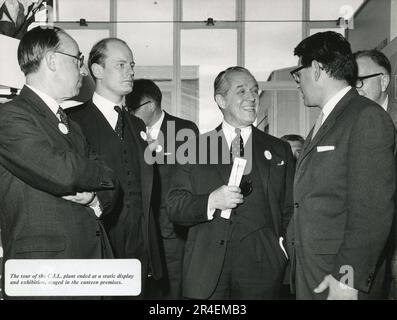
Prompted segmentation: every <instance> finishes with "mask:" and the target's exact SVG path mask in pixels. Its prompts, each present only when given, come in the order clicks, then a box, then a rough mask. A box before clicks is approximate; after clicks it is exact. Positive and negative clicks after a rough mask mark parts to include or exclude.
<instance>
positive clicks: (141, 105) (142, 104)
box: [137, 100, 152, 109]
mask: <svg viewBox="0 0 397 320" xmlns="http://www.w3.org/2000/svg"><path fill="white" fill-rule="evenodd" d="M150 102H152V101H151V100H148V101H146V102H144V103H141V104H140V105H138V107H137V109H139V108H140V107H143V106H144V105H146V104H148V103H150Z"/></svg>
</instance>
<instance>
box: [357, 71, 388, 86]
mask: <svg viewBox="0 0 397 320" xmlns="http://www.w3.org/2000/svg"><path fill="white" fill-rule="evenodd" d="M380 75H382V76H383V73H382V72H378V73H373V74H369V75H367V76H363V77H358V78H357V82H356V88H362V87H363V85H364V80H365V79H369V78H373V77H377V76H380Z"/></svg>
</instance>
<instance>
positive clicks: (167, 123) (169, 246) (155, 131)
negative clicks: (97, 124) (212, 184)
mask: <svg viewBox="0 0 397 320" xmlns="http://www.w3.org/2000/svg"><path fill="white" fill-rule="evenodd" d="M161 99H162V94H161V91H160V88H159V87H158V86H157V85H156V84H155V83H154V82H153V81H152V80H149V79H137V80H134V89H133V91H132V92H131V93H129V94H127V95H126V98H125V100H126V106H127V107H128V108H129V110H130V111H131V112H132V113H134V114H135V116H137V117H139V118H141V119H142V120H143V122H145V125H146V135H147V140H148V141H149V143H150V146H153V147H152V150H154V152H156V153H157V154H156V159H159V161H158V163H156V165H155V168H154V169H155V171H154V183H153V193H152V205H153V209H154V213H155V215H156V218H157V219H158V222H159V226H160V231H161V237H162V251H163V254H164V258H165V264H166V270H165V271H166V275H165V276H164V278H163V279H161V280H159V281H152V287H153V288H151V290H150V291H151V293H150V298H154V299H174V300H175V299H180V298H181V297H182V295H181V293H182V292H181V291H182V260H183V250H184V242H185V240H186V229H185V228H183V227H181V226H176V225H174V224H173V223H172V222H171V221H170V219H169V217H168V212H167V206H166V200H167V193H168V189H169V186H170V180H171V177H172V173H173V170H174V167H175V161H173V160H169V158H171V157H175V154H176V150H178V148H179V146H180V145H181V144H182V143H184V142H185V141H186V140H184V141H177V140H176V137H177V134H178V133H181V130H189V129H190V130H191V131H192V132H193V133H194V135H195V136H198V134H199V132H198V129H197V127H196V125H195V124H194V123H193V122H191V121H188V120H184V119H181V118H177V117H174V116H172V115H170V114H168V113H167V112H165V111H164V110H163V109H162V108H161ZM170 144H171V145H170Z"/></svg>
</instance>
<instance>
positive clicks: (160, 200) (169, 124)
mask: <svg viewBox="0 0 397 320" xmlns="http://www.w3.org/2000/svg"><path fill="white" fill-rule="evenodd" d="M183 129H190V130H191V131H192V132H193V133H194V134H195V137H192V138H193V139H196V137H197V136H198V135H199V131H198V128H197V126H196V125H195V124H194V123H193V122H191V121H188V120H185V119H181V118H177V117H174V116H172V115H170V114H168V113H167V112H165V111H164V119H163V122H162V123H161V127H160V131H161V133H162V135H163V137H164V141H159V143H160V144H159V145H161V151H160V152H158V153H157V154H156V158H157V159H159V161H158V163H156V165H155V181H156V182H155V184H154V186H153V195H152V204H153V207H154V208H155V209H156V210H155V212H156V214H158V219H159V225H160V231H161V235H162V237H163V238H166V239H167V238H168V239H174V238H177V237H178V238H185V234H186V230H185V228H181V227H180V226H177V225H174V224H173V223H172V222H171V221H170V219H169V217H168V213H167V194H168V190H169V187H170V181H171V177H172V174H173V172H174V170H175V164H176V159H175V157H176V150H178V147H179V146H181V145H182V144H183V143H184V142H186V140H187V139H184V141H176V135H177V133H178V132H180V130H183ZM171 158H172V159H171Z"/></svg>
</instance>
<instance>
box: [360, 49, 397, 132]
mask: <svg viewBox="0 0 397 320" xmlns="http://www.w3.org/2000/svg"><path fill="white" fill-rule="evenodd" d="M354 57H355V59H356V62H357V66H358V79H357V84H356V88H357V91H358V93H359V94H361V95H362V96H364V97H367V98H368V99H371V100H373V101H375V102H376V103H377V104H379V105H380V106H381V107H382V108H383V109H385V110H386V111H387V112H388V113H389V114H390V116H391V118H392V120H393V122H394V125H395V126H396V127H397V106H396V105H394V104H392V101H391V99H389V97H388V95H387V89H388V86H389V84H390V78H391V65H390V61H389V59H388V58H387V57H386V56H385V55H384V54H383V53H382V52H380V51H378V50H376V49H372V50H364V51H357V52H356V53H355V54H354Z"/></svg>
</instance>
